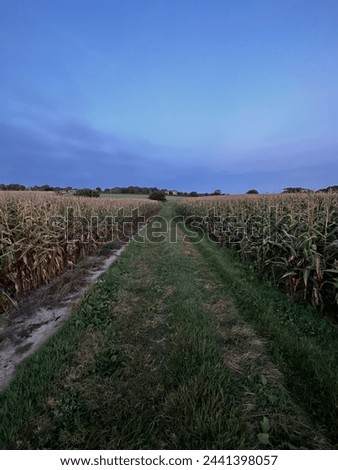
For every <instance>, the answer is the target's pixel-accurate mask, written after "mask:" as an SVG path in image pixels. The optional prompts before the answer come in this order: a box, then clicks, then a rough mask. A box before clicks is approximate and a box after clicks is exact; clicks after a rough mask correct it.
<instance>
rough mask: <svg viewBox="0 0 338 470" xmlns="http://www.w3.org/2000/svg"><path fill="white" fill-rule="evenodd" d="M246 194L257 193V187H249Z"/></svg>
mask: <svg viewBox="0 0 338 470" xmlns="http://www.w3.org/2000/svg"><path fill="white" fill-rule="evenodd" d="M247 194H259V192H258V191H257V189H249V191H248V192H247Z"/></svg>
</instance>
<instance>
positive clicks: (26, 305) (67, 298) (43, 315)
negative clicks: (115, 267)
mask: <svg viewBox="0 0 338 470" xmlns="http://www.w3.org/2000/svg"><path fill="white" fill-rule="evenodd" d="M125 249H126V245H123V246H122V247H121V248H119V249H118V250H113V251H112V252H111V254H109V255H107V256H106V257H103V256H98V257H90V258H87V259H86V260H84V261H83V262H82V263H79V264H78V265H77V266H76V268H74V269H73V270H70V271H66V272H64V273H63V274H61V275H60V276H58V277H57V278H56V279H55V280H54V281H53V282H52V283H50V284H49V285H46V286H41V287H40V288H39V289H37V290H36V291H35V292H33V293H29V294H25V295H23V296H22V297H21V298H19V299H18V304H19V307H18V308H17V309H15V308H13V309H10V310H8V311H7V312H6V313H5V314H4V315H2V316H1V317H0V389H2V388H4V387H5V386H6V385H7V384H8V383H9V382H10V380H11V379H12V377H13V376H14V374H15V370H16V368H17V366H18V365H19V364H20V363H21V362H22V361H23V360H24V359H26V358H27V357H28V356H30V355H31V354H33V353H34V352H35V351H36V350H37V349H38V348H39V347H40V346H41V345H42V344H43V343H44V342H45V341H46V340H47V338H49V337H50V336H51V335H52V334H54V333H55V332H56V331H57V330H58V329H59V328H60V326H61V325H62V324H63V323H64V321H65V320H66V319H67V318H68V316H69V315H70V314H71V312H72V309H73V307H74V305H76V304H77V303H79V301H80V300H81V298H82V297H83V295H84V293H85V291H86V289H87V288H88V287H89V286H90V285H91V284H93V283H94V282H95V281H96V280H97V279H98V277H99V276H100V275H101V274H103V273H104V272H105V271H106V270H107V269H108V268H109V266H110V265H111V264H112V263H113V262H114V261H115V260H116V259H117V258H118V257H119V256H120V255H121V254H122V253H123V251H124V250H125Z"/></svg>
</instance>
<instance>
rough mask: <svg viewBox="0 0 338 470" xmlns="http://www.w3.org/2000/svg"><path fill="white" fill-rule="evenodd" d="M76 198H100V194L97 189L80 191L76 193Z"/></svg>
mask: <svg viewBox="0 0 338 470" xmlns="http://www.w3.org/2000/svg"><path fill="white" fill-rule="evenodd" d="M75 196H85V197H100V193H99V192H98V191H96V190H95V189H89V188H84V189H78V190H77V191H76V193H75Z"/></svg>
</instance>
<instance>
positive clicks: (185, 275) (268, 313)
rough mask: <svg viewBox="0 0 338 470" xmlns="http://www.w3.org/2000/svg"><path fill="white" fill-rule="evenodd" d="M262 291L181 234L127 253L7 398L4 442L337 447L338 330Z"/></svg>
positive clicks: (211, 248) (239, 268)
mask: <svg viewBox="0 0 338 470" xmlns="http://www.w3.org/2000/svg"><path fill="white" fill-rule="evenodd" d="M162 215H164V216H167V217H168V218H169V217H170V216H171V207H170V206H167V207H165V208H164V209H163V211H162ZM174 230H175V229H174ZM267 289H268V287H267V286H266V285H264V284H261V283H258V282H256V281H255V280H254V279H252V278H251V277H250V274H248V273H247V272H246V271H245V267H243V265H240V264H238V263H236V262H235V261H234V260H233V259H231V258H230V257H229V256H227V255H226V254H225V253H224V252H223V251H220V250H219V249H218V247H216V246H215V245H213V244H211V243H208V242H206V241H205V242H203V243H200V244H198V245H195V244H192V243H190V241H189V237H187V236H186V232H185V231H184V230H183V228H181V229H180V230H179V232H178V239H177V243H169V242H168V241H164V242H163V243H151V242H150V241H148V242H147V243H144V244H140V243H131V244H130V246H129V247H128V249H127V251H126V253H125V254H124V255H123V256H122V257H121V258H120V259H119V260H118V261H117V262H116V263H115V264H114V265H113V266H112V267H111V268H110V270H109V271H108V272H107V273H106V274H105V275H104V276H103V277H102V278H101V280H100V281H99V283H98V284H97V285H96V286H95V287H94V288H93V289H91V291H90V292H89V293H88V294H87V296H86V299H85V300H84V302H83V303H82V304H81V306H80V308H78V310H77V311H76V312H75V313H74V315H73V316H72V317H71V318H70V319H69V321H68V322H67V323H66V324H65V325H64V327H63V328H62V329H61V330H60V332H59V333H58V334H57V335H55V336H54V337H52V338H51V339H50V340H49V341H48V342H47V343H46V344H45V345H44V346H43V347H42V348H41V350H40V351H39V352H38V353H37V354H35V355H34V356H33V357H31V358H30V359H29V360H28V361H26V363H25V364H24V365H23V366H22V367H21V368H20V370H19V372H18V374H17V377H16V379H15V380H14V381H13V382H12V384H11V385H10V387H8V388H7V389H6V390H5V391H4V392H3V393H2V394H0V443H1V446H2V447H3V448H21V449H26V448H33V449H35V448H51V449H98V448H111V449H231V448H240V449H244V448H246V449H256V448H286V449H289V448H291V449H292V448H311V449H315V448H320V449H324V448H332V447H334V446H335V442H336V436H337V435H336V429H335V426H336V423H337V421H336V417H337V415H335V407H336V406H337V402H336V399H337V398H336V397H337V394H336V392H337V383H338V382H337V375H338V373H337V363H336V361H337V355H336V354H337V352H338V340H337V332H336V330H335V329H334V327H332V326H331V325H330V324H329V323H328V322H326V321H325V320H323V319H322V318H320V317H319V316H318V315H317V314H316V313H315V312H314V311H312V310H311V309H302V308H301V307H295V306H294V305H293V304H290V303H289V302H288V300H287V299H286V298H285V297H284V296H282V295H281V294H279V293H277V292H274V291H269V290H267ZM314 329H315V330H314ZM330 411H331V413H330Z"/></svg>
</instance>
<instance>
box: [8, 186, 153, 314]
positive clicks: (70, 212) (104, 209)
mask: <svg viewBox="0 0 338 470" xmlns="http://www.w3.org/2000/svg"><path fill="white" fill-rule="evenodd" d="M158 205H159V203H158V202H156V201H150V200H143V199H89V198H82V197H74V196H58V195H56V194H54V193H42V192H26V191H25V192H22V191H18V192H15V191H1V192H0V234H1V237H0V312H1V311H3V310H5V309H6V308H7V307H8V305H10V304H11V303H14V304H15V297H16V296H17V294H20V293H22V292H25V291H30V290H32V289H36V288H37V287H38V286H39V285H41V284H45V283H48V282H50V281H51V280H52V279H53V278H54V277H55V276H56V275H57V274H59V273H61V272H62V271H64V270H65V269H66V268H69V267H72V266H74V265H75V264H76V263H77V262H78V261H79V260H81V259H83V258H84V257H86V256H88V255H90V254H94V253H95V252H97V250H98V248H99V247H100V246H102V243H107V242H112V241H114V240H115V239H116V237H120V236H121V232H122V229H124V231H125V227H126V224H124V222H126V221H127V222H128V224H129V225H131V226H133V227H134V228H135V226H136V225H137V223H138V222H139V221H140V216H141V217H142V216H144V217H145V218H147V217H148V216H150V215H151V214H152V213H154V212H156V211H157V210H158V207H159V206H158ZM113 218H114V219H113ZM131 230H132V228H129V231H131Z"/></svg>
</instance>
